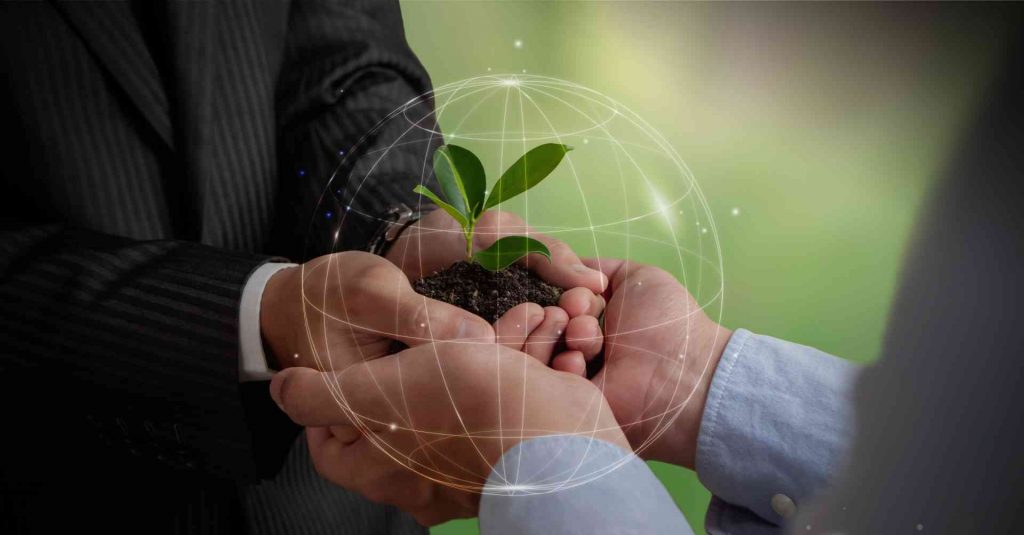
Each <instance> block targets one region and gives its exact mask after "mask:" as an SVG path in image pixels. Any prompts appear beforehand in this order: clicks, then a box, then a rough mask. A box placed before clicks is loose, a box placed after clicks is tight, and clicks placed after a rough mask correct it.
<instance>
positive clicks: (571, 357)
mask: <svg viewBox="0 0 1024 535" xmlns="http://www.w3.org/2000/svg"><path fill="white" fill-rule="evenodd" d="M551 367H552V368H554V369H556V370H558V371H560V372H565V373H571V374H573V375H579V376H580V377H586V375H587V361H586V359H584V358H583V353H580V352H579V351H566V352H565V353H560V354H558V355H556V356H555V358H554V359H552V360H551Z"/></svg>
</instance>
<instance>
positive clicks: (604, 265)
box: [581, 258, 628, 300]
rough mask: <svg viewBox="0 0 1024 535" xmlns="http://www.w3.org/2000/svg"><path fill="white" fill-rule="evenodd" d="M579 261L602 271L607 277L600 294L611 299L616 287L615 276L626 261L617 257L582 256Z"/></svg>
mask: <svg viewBox="0 0 1024 535" xmlns="http://www.w3.org/2000/svg"><path fill="white" fill-rule="evenodd" d="M581 261H582V262H583V265H585V266H587V267H589V268H591V269H595V270H597V271H600V272H601V273H604V275H605V277H607V278H608V281H609V282H608V286H607V287H606V288H605V290H604V292H603V294H602V295H603V296H604V298H605V300H608V299H611V294H612V293H613V292H614V291H615V288H616V281H615V277H616V275H617V274H618V273H619V270H620V269H622V266H623V265H626V264H627V263H628V261H626V260H622V259H619V258H584V259H582V260H581Z"/></svg>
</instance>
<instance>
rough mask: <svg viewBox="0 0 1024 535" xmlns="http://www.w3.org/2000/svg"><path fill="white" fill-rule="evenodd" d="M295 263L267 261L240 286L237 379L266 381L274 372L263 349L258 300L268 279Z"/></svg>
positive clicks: (259, 300)
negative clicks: (242, 286)
mask: <svg viewBox="0 0 1024 535" xmlns="http://www.w3.org/2000/svg"><path fill="white" fill-rule="evenodd" d="M297 265H298V264H283V263H277V262H267V263H266V264H263V265H262V266H260V267H258V268H256V270H255V271H253V272H252V275H250V276H249V279H248V280H247V281H246V282H245V288H243V289H242V302H241V304H240V305H239V307H238V340H239V346H240V349H239V352H238V382H240V383H248V382H252V381H269V380H270V378H271V377H272V376H273V375H274V372H273V371H271V369H270V365H269V364H268V363H267V355H266V352H264V351H263V336H262V334H261V333H260V302H261V301H262V300H263V290H264V288H266V287H267V281H269V280H270V277H272V276H273V275H274V274H275V273H277V272H278V271H281V270H282V269H286V268H290V267H295V266H297Z"/></svg>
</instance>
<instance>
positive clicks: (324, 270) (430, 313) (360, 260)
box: [260, 251, 494, 370]
mask: <svg viewBox="0 0 1024 535" xmlns="http://www.w3.org/2000/svg"><path fill="white" fill-rule="evenodd" d="M260 329H261V333H262V335H263V339H264V341H265V342H266V344H267V346H269V348H270V349H271V352H272V353H273V356H274V358H275V360H276V361H277V363H278V365H279V367H280V368H287V367H291V366H305V367H314V368H321V369H335V370H342V369H344V368H345V367H347V366H350V365H352V364H354V363H357V362H361V361H364V360H368V359H374V358H378V357H381V356H384V355H386V354H388V353H389V352H390V351H389V350H390V349H391V348H392V344H393V342H395V341H397V342H401V343H403V344H405V345H407V346H417V345H421V344H425V343H429V342H433V341H436V340H467V341H477V342H493V341H494V328H493V327H492V326H491V325H490V324H488V323H487V322H486V321H485V320H484V319H483V318H480V317H479V316H477V315H475V314H472V313H470V312H467V311H465V310H462V309H461V308H458V307H455V306H453V305H449V304H447V303H442V302H440V301H436V300H433V299H429V298H427V297H424V296H423V295H420V294H418V293H416V291H415V290H413V288H412V286H411V285H410V284H409V279H408V278H406V276H405V274H404V273H402V271H401V270H399V269H398V268H397V267H395V266H394V265H393V264H392V263H391V262H388V261H387V260H385V259H384V258H381V257H379V256H375V255H372V254H369V253H364V252H357V251H351V252H344V253H335V254H330V255H325V256H321V257H319V258H315V259H313V260H311V261H309V262H307V263H305V264H303V265H301V266H298V267H294V268H288V269H284V270H282V271H279V272H277V273H276V274H275V275H274V276H273V277H272V278H271V279H270V281H269V282H268V283H267V286H266V288H265V289H264V292H263V298H262V302H261V304H260Z"/></svg>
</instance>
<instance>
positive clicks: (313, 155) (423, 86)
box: [277, 0, 442, 259]
mask: <svg viewBox="0 0 1024 535" xmlns="http://www.w3.org/2000/svg"><path fill="white" fill-rule="evenodd" d="M429 90H430V78H429V77H428V76H427V73H426V70H425V69H424V68H423V66H422V65H421V64H420V62H419V60H418V59H417V58H416V56H415V55H414V54H413V53H412V51H411V50H410V49H409V46H408V44H407V43H406V41H405V33H404V30H403V26H402V18H401V12H400V10H399V6H398V2H397V1H392V0H357V1H350V2H335V1H331V0H296V1H295V2H293V3H292V6H291V10H290V13H289V19H288V34H287V43H286V49H285V55H284V61H283V64H282V67H281V72H280V75H279V77H278V89H277V110H278V111H277V116H278V124H279V125H280V126H279V132H280V140H279V141H280V143H279V144H280V151H279V154H280V163H281V176H283V177H294V179H295V180H296V181H297V184H298V187H296V188H291V187H286V188H285V189H284V190H282V192H283V193H284V194H283V195H282V196H281V197H280V198H279V199H278V200H279V213H280V214H281V217H282V221H281V222H279V224H278V225H277V228H279V229H283V234H282V235H281V236H278V238H279V239H278V242H279V243H281V244H284V246H285V247H286V248H288V247H291V249H287V250H285V251H284V254H287V255H288V256H289V257H291V258H294V259H304V258H308V257H309V256H310V255H311V254H312V255H315V254H322V253H324V252H327V251H329V250H338V249H363V248H364V246H365V245H366V240H367V239H368V238H369V236H370V235H371V234H372V233H373V231H374V230H375V229H376V228H377V225H378V221H376V220H375V219H374V218H373V217H357V216H355V215H353V216H351V217H346V223H345V228H344V229H343V231H342V233H341V240H342V243H341V244H340V246H335V245H334V244H333V243H332V242H330V241H329V240H331V238H332V237H333V234H334V229H327V230H325V231H324V232H321V233H316V234H315V235H320V236H323V241H321V242H320V243H314V244H309V246H310V247H309V248H308V249H307V251H303V250H301V249H300V247H301V246H302V244H303V243H304V242H305V240H306V237H307V236H306V234H305V232H306V231H307V229H308V228H309V222H310V216H311V215H313V214H314V210H315V209H316V207H317V205H318V204H319V203H320V198H321V195H322V194H324V192H325V189H326V186H327V183H328V179H330V178H331V177H332V174H333V173H334V172H335V171H336V170H337V169H338V165H339V162H340V161H341V160H342V154H345V155H349V152H350V151H351V149H352V148H353V147H354V146H355V145H356V144H357V143H358V142H359V141H360V140H361V139H363V137H364V136H365V135H366V134H367V133H368V132H370V130H371V129H372V128H373V127H374V125H376V124H377V123H378V122H379V121H380V120H382V119H384V118H385V117H386V116H387V115H388V114H389V113H391V112H392V111H394V110H396V109H397V108H399V107H400V106H402V105H403V104H405V103H406V102H408V101H409V100H410V99H412V98H414V97H416V96H419V95H421V94H424V93H426V92H428V91H429ZM417 113H419V115H421V116H426V117H428V119H429V121H430V124H431V125H432V124H433V108H432V103H431V102H429V101H428V102H424V103H423V105H422V106H421V107H420V108H417ZM432 128H433V127H432V126H431V129H432ZM441 142H442V140H441V139H440V136H438V138H437V140H436V143H435V142H434V140H433V137H432V136H431V137H430V139H428V142H427V143H426V144H423V145H419V144H415V145H417V146H415V147H410V148H403V147H398V148H397V149H396V150H393V151H391V152H390V153H389V156H388V158H386V159H384V160H383V161H382V162H381V163H380V165H381V166H382V167H378V168H377V169H376V170H375V171H374V173H373V176H374V177H375V180H373V181H372V182H370V183H366V184H355V185H347V184H345V183H344V180H343V178H344V177H342V179H339V180H338V181H336V182H332V183H331V191H330V193H334V194H335V195H334V196H333V197H328V198H327V202H328V203H332V204H328V205H327V206H328V207H330V208H331V209H332V210H333V211H334V213H336V214H341V213H342V211H343V210H344V209H345V207H346V206H349V205H351V206H352V207H353V214H382V213H384V212H386V211H387V209H388V208H389V207H390V206H393V205H395V204H396V203H398V202H405V203H406V204H408V205H409V206H416V204H417V199H416V198H415V197H414V196H413V194H412V189H413V187H414V186H415V185H416V184H419V183H420V178H421V177H424V176H427V175H429V174H430V173H429V168H430V165H429V159H427V158H428V157H429V156H430V153H431V152H432V151H430V150H424V147H425V146H435V145H438V144H440V143H441ZM370 144H371V145H372V142H371V143H370ZM424 153H425V154H424ZM359 156H360V155H355V158H352V157H351V156H350V158H349V162H350V163H351V162H352V160H353V159H356V160H358V159H359V158H358V157H359ZM300 174H301V175H302V176H300ZM340 174H342V175H344V174H345V173H340ZM286 186H287V185H286ZM346 186H352V187H349V188H347V189H346ZM356 187H358V190H357V189H356ZM339 190H340V191H342V193H341V194H337V191H339ZM323 223H325V224H328V225H333V224H334V221H323ZM310 249H311V250H310Z"/></svg>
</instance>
